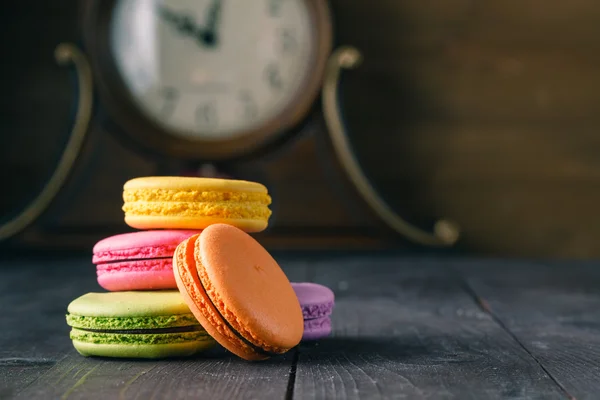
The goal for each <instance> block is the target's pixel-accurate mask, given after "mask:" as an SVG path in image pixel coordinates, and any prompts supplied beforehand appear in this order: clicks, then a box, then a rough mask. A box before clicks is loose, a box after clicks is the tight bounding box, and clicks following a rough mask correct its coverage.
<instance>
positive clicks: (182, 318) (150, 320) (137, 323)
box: [67, 314, 200, 331]
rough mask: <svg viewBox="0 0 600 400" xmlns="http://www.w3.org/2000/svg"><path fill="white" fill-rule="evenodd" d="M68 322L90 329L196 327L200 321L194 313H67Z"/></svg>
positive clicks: (74, 326) (71, 324)
mask: <svg viewBox="0 0 600 400" xmlns="http://www.w3.org/2000/svg"><path fill="white" fill-rule="evenodd" d="M67 324H68V325H69V326H72V327H73V328H78V329H88V330H105V331H109V330H131V329H163V328H174V327H182V326H183V327H190V328H192V327H194V326H200V325H198V321H197V320H196V318H195V317H194V315H193V314H180V315H158V316H148V317H127V318H119V317H86V316H82V315H74V314H67Z"/></svg>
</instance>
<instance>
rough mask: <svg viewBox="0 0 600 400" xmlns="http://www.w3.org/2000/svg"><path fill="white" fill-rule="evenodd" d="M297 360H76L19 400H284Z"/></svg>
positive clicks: (216, 356)
mask: <svg viewBox="0 0 600 400" xmlns="http://www.w3.org/2000/svg"><path fill="white" fill-rule="evenodd" d="M292 358H293V352H292V353H288V354H286V355H285V356H282V357H277V358H274V359H271V360H268V361H265V362H261V363H250V362H248V361H245V360H242V359H240V358H238V357H236V356H233V355H232V354H231V353H225V352H224V351H219V352H215V353H213V354H212V355H211V356H206V355H205V356H198V357H194V358H192V359H186V360H177V361H174V360H165V361H125V360H124V361H119V360H108V359H90V358H84V357H80V356H79V355H75V354H74V355H70V356H69V357H67V358H66V359H64V360H62V361H61V362H59V363H58V364H57V365H56V366H54V367H53V368H52V369H51V370H49V371H48V372H47V373H45V374H44V375H43V376H42V377H40V378H39V379H38V380H36V381H35V382H34V384H32V385H31V386H29V387H27V388H26V389H25V390H24V391H22V392H21V393H19V395H18V396H17V397H16V398H17V399H47V398H63V399H66V398H68V399H118V398H127V399H150V398H152V399H183V398H211V399H243V398H279V399H283V398H284V397H285V395H286V391H287V385H288V377H289V372H290V367H291V362H292Z"/></svg>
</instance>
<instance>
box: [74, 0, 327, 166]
mask: <svg viewBox="0 0 600 400" xmlns="http://www.w3.org/2000/svg"><path fill="white" fill-rule="evenodd" d="M81 21H82V25H81V26H82V33H83V43H84V48H85V52H86V54H87V55H88V57H89V60H90V63H91V65H92V69H93V71H94V79H95V84H96V85H95V86H96V89H97V91H98V94H99V97H100V100H101V104H102V107H103V108H104V109H105V111H106V115H107V117H108V124H109V125H110V129H109V130H110V131H115V132H117V133H118V134H119V135H120V136H122V137H124V138H125V139H126V140H127V141H128V142H129V143H130V144H132V145H133V146H134V147H135V148H136V149H138V150H145V151H149V152H150V153H154V154H156V155H159V156H166V157H171V158H175V159H179V160H203V161H223V160H232V159H238V158H243V157H247V156H249V155H252V154H256V153H259V152H260V151H261V150H264V149H266V148H269V147H273V146H274V145H277V144H278V143H280V142H281V141H282V140H285V139H286V138H287V137H289V135H290V134H292V133H293V132H294V131H295V130H296V129H297V128H298V127H299V126H300V125H301V123H302V121H303V120H305V118H306V117H307V115H308V114H309V112H310V110H311V109H312V108H313V106H314V104H315V100H316V98H317V96H318V93H319V90H320V87H321V83H322V79H323V73H324V68H325V65H326V60H327V57H328V55H329V53H330V51H331V46H332V44H331V42H332V32H331V30H332V28H331V16H330V12H329V8H328V5H327V2H326V1H322V0H295V1H282V0H256V1H254V0H253V1H252V2H249V1H245V0H244V1H225V0H193V1H191V0H170V1H168V0H165V1H146V0H90V1H87V2H85V4H84V6H83V9H82V20H81ZM294 52H296V53H294ZM144 75H147V76H146V77H145V78H144V77H143V76H144ZM252 116H254V119H253V118H252ZM215 121H217V122H215ZM219 121H224V123H221V124H220V125H221V126H223V125H228V126H224V127H220V126H217V125H219Z"/></svg>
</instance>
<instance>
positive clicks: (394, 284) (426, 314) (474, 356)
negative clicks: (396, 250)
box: [294, 257, 564, 399]
mask: <svg viewBox="0 0 600 400" xmlns="http://www.w3.org/2000/svg"><path fill="white" fill-rule="evenodd" d="M313 268H314V274H315V275H314V279H315V280H316V281H317V282H320V283H323V284H325V285H327V286H329V287H331V288H333V289H334V290H335V292H336V306H335V309H334V314H333V324H334V334H333V336H332V337H331V338H330V339H328V340H323V341H321V342H319V343H315V344H313V345H308V344H306V345H303V346H301V348H300V350H299V359H298V365H297V368H296V376H295V391H294V395H295V396H297V397H298V398H302V399H311V398H314V399H320V398H339V399H358V398H414V399H424V398H435V399H445V398H461V399H467V398H468V399H471V398H472V399H480V398H536V399H542V398H544V399H547V398H556V399H559V398H564V395H563V393H562V392H561V390H560V388H559V387H558V386H557V385H556V384H555V383H554V382H553V381H552V380H551V379H550V377H549V376H548V375H547V374H546V373H545V372H544V371H543V370H542V369H541V368H540V367H539V365H538V364H537V363H536V362H535V361H534V360H533V359H532V358H531V357H530V356H529V355H528V354H527V352H525V351H524V350H523V349H522V348H521V347H520V346H519V344H518V343H517V342H515V341H514V339H513V338H512V337H511V336H510V335H509V334H507V333H506V332H505V331H504V330H502V329H501V328H500V327H499V326H498V325H497V324H496V323H495V322H494V321H493V320H492V318H491V317H490V316H489V315H486V314H485V313H484V312H482V311H481V310H480V309H479V308H478V307H477V305H476V304H475V303H474V302H473V300H472V299H471V298H470V297H469V295H468V294H467V293H466V292H465V291H464V290H463V289H462V287H461V286H460V280H458V279H456V277H455V276H453V275H452V274H451V271H449V270H448V269H447V267H446V265H445V264H444V263H443V262H440V263H437V262H426V261H425V262H424V261H423V260H417V259H415V260H404V261H398V260H393V259H385V258H375V257H370V258H366V257H355V258H347V259H343V258H341V259H337V260H336V264H335V267H333V266H332V265H331V264H326V263H324V262H323V263H315V264H313Z"/></svg>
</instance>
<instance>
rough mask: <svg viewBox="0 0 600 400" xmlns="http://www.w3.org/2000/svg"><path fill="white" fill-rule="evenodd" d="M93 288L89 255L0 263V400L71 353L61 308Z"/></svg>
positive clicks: (95, 288)
mask: <svg viewBox="0 0 600 400" xmlns="http://www.w3.org/2000/svg"><path fill="white" fill-rule="evenodd" d="M99 289H100V288H99V286H98V284H97V283H96V281H95V271H94V269H93V266H92V265H91V257H90V258H89V259H77V260H70V261H69V260H62V259H56V258H55V259H54V260H53V259H52V258H51V257H48V258H46V259H44V260H40V259H38V260H27V259H17V260H14V259H13V260H2V261H0V326H2V327H3V328H2V329H1V330H0V398H4V396H6V397H8V396H10V395H12V394H14V393H16V392H18V391H19V389H20V388H24V387H26V386H27V385H29V384H30V383H31V382H33V381H34V380H35V379H37V378H38V377H39V376H40V375H42V374H43V373H44V372H46V371H47V370H48V369H50V368H52V367H53V366H54V365H55V363H56V362H58V361H59V360H60V359H61V358H63V357H64V355H65V354H66V353H67V352H68V351H70V350H71V349H72V346H71V343H70V342H69V340H68V338H69V327H68V326H67V325H66V322H65V318H64V315H65V313H66V308H67V305H68V303H69V302H70V301H71V300H73V299H74V298H75V297H76V296H78V295H79V294H83V293H85V292H86V291H91V290H99Z"/></svg>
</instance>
